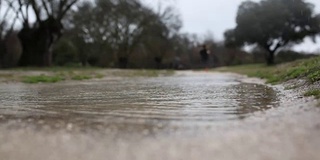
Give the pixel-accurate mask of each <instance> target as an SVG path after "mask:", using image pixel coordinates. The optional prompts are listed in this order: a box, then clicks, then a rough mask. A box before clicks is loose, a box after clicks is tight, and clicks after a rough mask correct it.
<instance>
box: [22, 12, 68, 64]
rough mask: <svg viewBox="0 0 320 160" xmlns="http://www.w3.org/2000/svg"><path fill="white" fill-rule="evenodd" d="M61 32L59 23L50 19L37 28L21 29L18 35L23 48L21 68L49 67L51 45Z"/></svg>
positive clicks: (50, 62)
mask: <svg viewBox="0 0 320 160" xmlns="http://www.w3.org/2000/svg"><path fill="white" fill-rule="evenodd" d="M61 30H62V26H61V25H60V23H59V22H58V21H56V20H55V19H52V18H49V19H47V20H45V21H42V22H40V25H39V27H37V28H28V27H25V28H23V29H22V30H21V31H20V33H19V38H20V40H21V43H22V46H23V54H22V57H21V60H20V63H19V64H20V65H21V66H51V64H52V45H53V43H54V42H55V40H57V39H58V38H59V37H60V36H61ZM56 37H57V38H56Z"/></svg>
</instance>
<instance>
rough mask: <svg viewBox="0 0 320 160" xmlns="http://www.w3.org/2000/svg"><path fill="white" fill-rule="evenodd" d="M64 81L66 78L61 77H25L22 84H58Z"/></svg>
mask: <svg viewBox="0 0 320 160" xmlns="http://www.w3.org/2000/svg"><path fill="white" fill-rule="evenodd" d="M62 80H64V78H63V77H60V76H47V75H39V76H24V77H23V80H22V82H24V83H56V82H59V81H62Z"/></svg>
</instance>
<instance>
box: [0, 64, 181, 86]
mask: <svg viewBox="0 0 320 160" xmlns="http://www.w3.org/2000/svg"><path fill="white" fill-rule="evenodd" d="M4 71H5V72H3V73H1V72H0V81H1V82H2V81H3V82H10V81H11V82H14V81H15V82H23V83H30V84H35V83H56V82H60V81H65V80H74V81H82V80H89V79H94V78H95V79H101V78H104V77H106V76H109V77H124V78H125V77H159V76H171V75H173V74H174V73H175V72H174V70H152V69H150V70H144V69H143V70H142V69H141V70H119V69H103V68H97V67H83V68H82V67H48V68H35V67H25V68H13V69H5V70H4Z"/></svg>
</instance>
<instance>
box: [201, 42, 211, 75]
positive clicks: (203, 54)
mask: <svg viewBox="0 0 320 160" xmlns="http://www.w3.org/2000/svg"><path fill="white" fill-rule="evenodd" d="M209 54H210V52H209V50H207V47H206V45H203V46H202V49H201V50H200V56H201V62H202V63H203V64H204V65H205V67H206V69H208V67H209V66H208V61H209Z"/></svg>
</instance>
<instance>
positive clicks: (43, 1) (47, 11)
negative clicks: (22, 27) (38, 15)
mask: <svg viewBox="0 0 320 160" xmlns="http://www.w3.org/2000/svg"><path fill="white" fill-rule="evenodd" d="M41 2H42V6H43V7H44V10H45V11H46V13H47V16H48V17H50V15H51V13H50V11H49V9H48V6H47V4H46V2H45V0H41Z"/></svg>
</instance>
